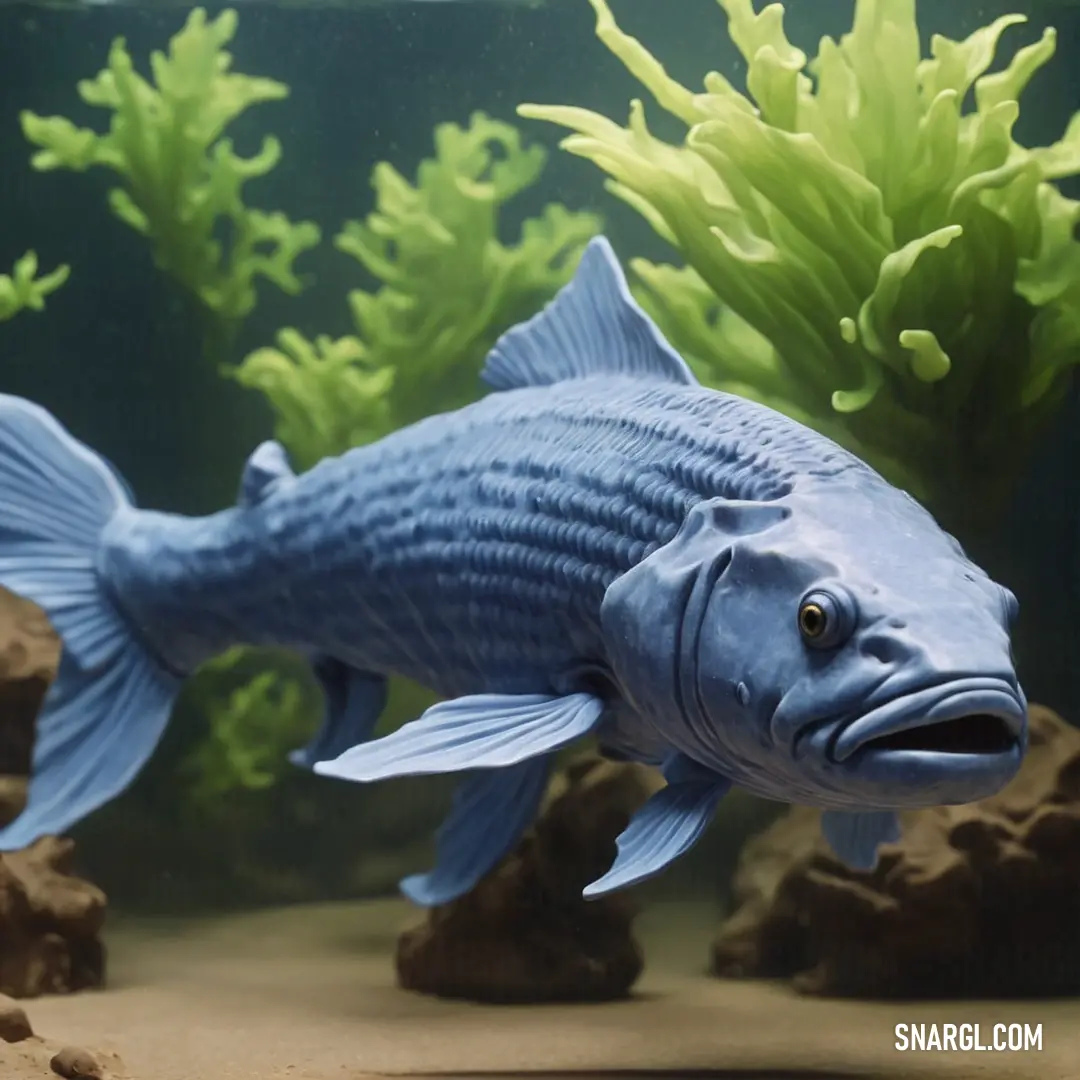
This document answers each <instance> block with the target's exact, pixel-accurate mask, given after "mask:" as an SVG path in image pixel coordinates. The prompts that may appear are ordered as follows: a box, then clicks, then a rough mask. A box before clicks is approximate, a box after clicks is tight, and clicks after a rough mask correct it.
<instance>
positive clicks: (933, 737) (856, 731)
mask: <svg viewBox="0 0 1080 1080" xmlns="http://www.w3.org/2000/svg"><path fill="white" fill-rule="evenodd" d="M831 742H832V745H831V747H830V753H829V756H830V757H831V758H832V760H833V761H834V762H836V763H837V764H842V763H847V762H852V761H853V760H854V759H855V758H856V757H858V758H880V757H882V756H884V755H890V756H891V755H901V754H903V755H912V761H914V760H915V758H914V755H917V756H918V758H919V759H921V760H922V761H924V762H925V763H926V764H930V763H931V762H932V761H933V760H935V759H940V760H941V761H942V762H943V763H947V762H948V761H950V760H955V759H958V758H979V759H984V760H985V761H986V762H987V764H990V763H992V762H993V761H994V760H995V759H1002V758H1007V757H1013V756H1015V757H1016V758H1017V759H1019V758H1020V757H1021V756H1022V755H1023V751H1024V749H1025V747H1026V742H1027V707H1026V703H1025V702H1024V699H1023V695H1022V694H1020V693H1019V692H1018V691H1017V689H1016V687H1015V686H1014V685H1012V684H1010V683H1009V682H1007V681H1006V680H1004V679H999V678H963V679H952V680H950V681H948V682H946V683H942V684H940V685H937V686H933V687H927V688H924V689H921V690H916V691H914V692H912V693H908V694H904V695H901V696H899V697H894V698H892V700H890V701H888V702H886V703H884V704H882V705H879V706H877V707H876V708H873V709H871V710H870V711H869V712H866V713H863V714H862V715H861V716H859V717H857V718H855V719H853V720H850V721H848V722H847V723H845V724H844V725H843V726H842V727H841V728H840V729H839V731H838V732H837V734H836V735H835V736H834V738H833V739H832V740H831Z"/></svg>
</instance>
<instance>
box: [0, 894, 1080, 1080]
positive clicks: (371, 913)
mask: <svg viewBox="0 0 1080 1080" xmlns="http://www.w3.org/2000/svg"><path fill="white" fill-rule="evenodd" d="M412 918H413V915H412V914H411V913H410V912H408V911H407V910H406V909H405V908H404V907H403V906H402V905H399V904H396V903H373V904H364V905H334V906H320V907H306V908H299V909H297V908H294V909H289V910H285V911H274V912H265V913H259V914H256V915H247V916H242V917H235V918H228V919H222V920H216V921H213V922H207V921H200V922H176V923H173V922H154V923H145V922H141V923H134V922H127V923H124V922H120V921H118V922H117V924H116V925H114V926H113V927H112V928H111V931H110V937H109V944H110V948H111V973H112V987H111V988H110V989H109V990H107V991H104V992H95V993H87V994H81V995H77V996H74V997H68V998H50V999H42V1000H38V1001H31V1002H28V1003H25V1004H26V1005H27V1011H28V1013H29V1015H30V1019H31V1022H32V1023H33V1025H34V1028H35V1030H36V1031H37V1032H38V1033H39V1035H41V1036H42V1037H43V1039H42V1040H40V1041H39V1040H33V1041H31V1042H29V1043H23V1044H21V1045H19V1046H17V1047H9V1046H6V1045H5V1044H3V1043H0V1077H2V1078H3V1080H44V1078H47V1077H50V1076H52V1073H51V1072H50V1070H49V1059H50V1057H51V1056H52V1054H53V1053H55V1052H56V1050H57V1049H58V1048H59V1047H61V1046H63V1045H69V1044H73V1045H76V1046H80V1047H85V1048H86V1049H89V1050H91V1051H93V1052H94V1053H95V1054H96V1055H97V1056H98V1058H99V1060H100V1061H101V1062H102V1064H103V1065H104V1066H105V1069H106V1074H105V1075H106V1076H107V1077H108V1078H109V1080H113V1078H115V1080H278V1078H280V1080H362V1078H364V1077H367V1076H374V1075H384V1076H385V1075H420V1074H433V1073H441V1074H443V1075H444V1076H446V1075H457V1076H475V1075H477V1074H479V1073H483V1074H486V1075H488V1076H492V1075H496V1076H498V1075H502V1076H508V1075H512V1074H516V1073H523V1072H528V1073H532V1074H556V1073H561V1074H566V1073H590V1072H596V1071H604V1072H607V1073H614V1074H616V1075H622V1076H626V1075H628V1074H633V1073H638V1074H640V1073H643V1072H664V1073H670V1074H676V1075H677V1074H680V1073H681V1074H686V1073H688V1072H691V1071H693V1072H701V1071H704V1072H708V1073H710V1074H712V1075H720V1076H732V1075H743V1076H745V1075H746V1074H752V1075H753V1076H754V1077H756V1078H757V1080H789V1078H802V1080H810V1078H815V1080H827V1078H831V1077H867V1078H871V1077H872V1078H874V1080H889V1078H892V1077H897V1078H901V1077H902V1078H904V1080H911V1078H921V1077H942V1078H947V1080H954V1078H965V1080H966V1078H971V1080H998V1078H1006V1077H1008V1078H1014V1077H1015V1078H1018V1080H1020V1078H1022V1080H1077V1077H1080V1001H1070V1002H1052V1003H1045V1004H1044V1003H1037V1002H1036V1003H1030V1002H1029V1003H1023V1004H1010V1003H979V1004H941V1005H924V1004H914V1005H896V1004H889V1005H880V1004H863V1003H836V1002H825V1001H818V1000H812V999H805V998H799V997H797V996H796V995H793V994H791V993H790V992H788V991H787V990H786V989H784V988H782V987H778V986H773V985H769V984H760V983H742V982H719V981H717V980H713V979H709V978H707V977H704V976H703V975H702V974H701V965H702V959H703V957H704V956H705V955H706V953H707V946H708V943H709V935H710V932H711V930H712V928H713V923H712V919H711V918H710V917H709V916H708V914H707V913H705V912H701V911H695V910H692V909H682V908H673V907H671V906H666V907H661V908H656V909H653V910H652V911H651V912H650V913H649V914H648V916H647V917H646V918H644V919H643V920H642V936H643V939H644V941H645V944H646V947H647V951H648V956H649V960H650V965H649V969H648V972H647V974H646V976H645V978H644V979H643V980H642V982H641V984H640V990H639V994H638V996H637V997H636V998H635V999H633V1000H630V1001H626V1002H622V1003H618V1004H613V1005H593V1006H577V1007H570V1006H548V1007H544V1008H522V1007H510V1008H492V1007H481V1006H473V1005H464V1004H460V1003H454V1002H442V1001H438V1000H434V999H429V998H424V997H420V996H415V995H411V994H407V993H405V992H403V991H400V990H398V989H397V988H396V986H395V984H394V977H393V970H392V966H391V962H390V959H389V958H390V957H391V956H392V950H393V943H394V938H395V936H396V934H397V932H398V930H399V929H400V928H401V927H402V926H403V925H405V924H406V923H407V922H408V921H409V920H410V919H412ZM901 1021H910V1022H916V1023H932V1022H935V1021H937V1022H940V1023H945V1022H951V1023H964V1022H980V1023H981V1024H982V1026H983V1030H984V1032H989V1031H990V1029H991V1027H992V1025H993V1024H994V1023H996V1022H999V1021H1003V1022H1006V1023H1025V1022H1028V1023H1041V1024H1042V1027H1043V1047H1044V1049H1043V1051H1042V1052H1041V1053H1036V1052H1027V1053H994V1052H985V1053H978V1052H967V1053H963V1052H954V1053H930V1052H927V1053H899V1052H897V1051H896V1050H895V1048H894V1045H893V1044H894V1033H893V1029H894V1025H895V1024H897V1023H898V1022H901ZM984 1041H986V1039H985V1038H984Z"/></svg>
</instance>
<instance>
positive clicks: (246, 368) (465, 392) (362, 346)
mask: <svg viewBox="0 0 1080 1080" xmlns="http://www.w3.org/2000/svg"><path fill="white" fill-rule="evenodd" d="M545 161H546V152H545V151H544V149H543V148H542V147H540V146H530V147H525V146H524V145H523V144H522V140H521V135H520V133H519V132H518V131H517V129H515V128H514V127H513V126H511V125H509V124H506V123H503V122H501V121H498V120H494V119H492V118H491V117H489V116H486V115H485V114H483V113H476V114H474V115H473V116H472V118H471V121H470V124H469V126H468V127H466V128H463V127H460V126H458V125H457V124H452V123H447V124H440V125H439V126H438V127H437V128H436V129H435V156H434V157H433V158H429V159H428V160H425V161H424V162H422V163H421V165H420V167H419V171H418V174H417V179H416V183H415V184H413V183H410V182H409V181H408V180H407V179H406V178H405V177H404V176H402V175H401V173H400V172H398V171H397V169H395V168H394V167H393V166H392V165H390V164H389V163H387V162H382V163H380V164H378V165H377V166H376V167H375V169H374V171H373V173H372V187H373V188H374V190H375V197H376V208H375V209H374V210H373V211H372V212H371V213H370V214H369V215H368V217H367V218H366V219H365V220H364V221H363V222H360V221H350V222H348V223H347V224H346V225H345V226H344V228H343V229H342V230H341V232H340V233H339V234H338V236H337V237H336V239H335V241H334V243H335V245H336V246H337V248H338V249H339V250H340V251H342V252H344V253H346V254H348V255H350V256H352V257H353V258H355V259H356V260H357V261H358V262H359V263H360V264H361V266H362V267H363V268H364V269H365V270H366V271H367V272H368V273H369V274H370V275H372V276H373V277H374V278H375V279H376V280H377V281H378V282H380V283H381V284H380V285H379V287H378V288H377V289H376V291H374V292H369V291H365V290H363V289H356V290H354V291H353V292H351V293H350V294H349V297H348V301H349V307H350V309H351V312H352V317H353V322H354V324H355V327H356V333H355V335H353V336H349V337H345V338H341V339H337V340H333V339H331V338H329V337H320V338H317V339H316V340H315V341H314V342H313V341H310V340H309V339H308V338H306V337H304V335H303V334H301V333H300V332H299V331H298V330H296V329H293V328H289V329H286V330H283V331H282V332H281V333H280V334H279V335H278V341H277V347H276V348H264V349H260V350H258V351H256V352H254V353H252V354H251V355H250V356H248V357H247V359H246V360H245V361H244V362H243V364H241V365H240V367H239V368H238V369H237V371H236V372H235V375H236V378H238V379H239V380H240V382H242V383H244V384H245V385H247V386H250V387H253V388H256V389H259V390H261V391H262V392H263V393H264V394H266V396H267V398H268V399H269V401H270V403H271V405H272V406H273V408H274V410H275V413H276V415H277V417H278V424H277V435H278V438H279V439H281V441H282V442H283V443H284V444H285V445H286V446H287V447H288V449H289V451H290V453H291V454H292V455H293V457H294V459H295V460H296V462H297V463H298V464H299V465H301V466H304V467H306V466H308V465H311V464H313V463H314V462H315V461H317V460H318V459H319V458H321V457H325V456H328V455H331V454H338V453H342V452H343V451H345V450H347V449H349V448H350V447H352V446H356V445H358V444H361V443H364V442H368V441H371V440H372V439H375V438H377V437H379V436H380V435H383V434H385V433H386V432H387V431H391V430H393V429H395V428H398V427H401V426H403V425H405V424H409V423H412V422H413V421H415V420H418V419H420V418H421V417H423V416H427V415H429V414H430V413H433V412H438V411H442V410H446V409H452V408H456V407H458V406H460V405H464V404H466V403H467V402H469V401H471V400H474V399H475V398H476V397H477V396H478V395H479V393H480V391H481V386H480V383H479V380H478V378H477V375H478V373H479V370H480V365H481V363H482V361H483V358H484V356H485V355H486V354H487V352H488V351H489V349H490V348H491V346H492V345H493V344H494V342H495V340H496V338H497V337H498V336H499V335H500V334H501V333H502V332H503V331H504V330H506V329H508V328H509V327H510V326H512V325H514V324H515V323H516V322H518V321H520V320H521V319H524V318H527V317H529V316H531V315H533V314H534V313H535V312H536V311H537V310H538V309H539V308H540V307H541V306H543V304H544V303H545V302H546V301H548V300H549V299H550V298H551V297H552V296H553V295H554V294H555V292H556V291H557V290H558V289H559V288H560V287H561V286H562V285H563V284H565V283H566V281H568V280H569V278H570V276H571V274H572V273H573V271H574V268H575V267H576V265H577V261H578V259H579V258H580V256H581V252H582V251H583V250H584V246H585V244H586V243H587V242H588V240H589V239H590V238H591V237H592V236H594V235H595V234H596V233H597V232H598V231H599V229H600V220H599V219H598V218H597V217H596V216H595V215H592V214H588V213H574V212H571V211H569V210H567V209H566V208H565V207H563V206H561V205H558V204H553V205H549V206H547V207H546V208H545V209H544V211H543V213H542V214H541V215H540V216H539V217H537V218H532V219H529V220H528V221H526V222H525V223H524V226H523V227H522V230H521V235H520V237H519V239H518V241H517V242H516V243H514V244H512V245H507V244H504V243H503V242H502V241H501V240H500V239H499V215H500V212H501V211H502V208H503V207H504V206H505V205H506V204H507V203H508V202H509V201H510V200H511V199H513V198H514V197H515V196H517V195H518V194H520V193H521V192H522V191H524V190H525V189H526V188H528V187H530V186H532V185H533V184H534V183H535V182H536V181H537V179H538V178H539V176H540V174H541V172H542V170H543V168H544V165H545Z"/></svg>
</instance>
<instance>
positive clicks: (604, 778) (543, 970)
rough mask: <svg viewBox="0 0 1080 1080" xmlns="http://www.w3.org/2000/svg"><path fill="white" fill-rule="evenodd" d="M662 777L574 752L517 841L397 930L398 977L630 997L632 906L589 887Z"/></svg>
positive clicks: (459, 989) (537, 997) (453, 986)
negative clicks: (464, 891)
mask: <svg viewBox="0 0 1080 1080" xmlns="http://www.w3.org/2000/svg"><path fill="white" fill-rule="evenodd" d="M660 783H662V781H660V780H659V778H658V776H657V774H655V773H654V772H653V771H652V770H649V769H646V768H643V767H641V766H636V765H624V764H615V763H613V762H609V761H605V760H603V759H601V758H598V757H592V756H589V757H585V758H582V759H580V760H578V761H575V762H573V763H571V764H570V765H569V767H568V768H567V769H566V770H565V771H564V772H563V773H561V774H560V775H559V776H557V777H556V778H555V780H554V781H553V782H552V786H551V788H550V789H549V791H548V794H547V798H546V803H545V808H544V809H543V810H542V812H541V814H540V817H539V818H538V820H537V823H536V825H535V827H534V828H533V829H532V830H531V831H530V833H529V834H528V835H526V837H525V838H524V839H523V840H522V842H521V843H520V844H519V845H518V847H517V849H516V850H515V851H514V852H512V853H511V854H510V855H509V856H507V858H506V859H504V860H503V862H502V863H501V864H500V865H499V866H498V867H497V868H496V869H495V870H494V871H493V872H492V873H491V874H489V875H488V877H486V878H485V879H484V880H483V881H481V882H480V884H479V885H478V886H477V887H476V888H475V889H474V890H473V891H472V892H470V893H469V894H468V895H466V896H464V897H462V898H460V899H459V900H456V901H454V902H452V903H450V904H446V905H443V906H442V907H438V908H434V909H432V911H431V912H429V913H428V916H427V918H426V919H425V921H424V922H423V923H422V924H421V925H420V926H418V927H416V928H415V929H412V930H409V931H407V932H406V933H405V934H403V935H402V936H401V938H400V939H399V941H398V946H397V957H396V962H397V974H398V981H399V983H400V984H401V986H403V987H404V988H406V989H408V990H416V991H420V992H422V993H427V994H434V995H438V996H440V997H449V998H464V999H468V1000H471V1001H480V1002H488V1003H515V1004H524V1003H540V1002H555V1001H569V1002H572V1001H607V1000H612V999H616V998H620V997H625V996H626V995H627V994H628V993H629V991H630V989H631V987H632V986H633V985H634V983H635V982H636V981H637V979H638V976H639V975H640V974H641V970H642V966H643V959H642V953H641V949H640V947H639V946H638V943H637V941H636V940H635V938H634V934H633V926H632V924H633V920H634V917H635V915H636V913H637V912H636V909H635V908H634V906H633V905H632V904H631V903H630V902H629V901H628V900H627V898H626V897H625V895H621V894H615V895H612V896H608V897H602V898H600V899H598V900H590V901H586V900H584V899H583V898H582V895H581V891H582V889H584V887H585V886H586V885H587V884H588V883H589V882H590V881H593V880H595V879H596V878H597V877H600V876H601V875H602V874H604V873H605V872H606V871H607V870H608V868H609V867H610V866H611V864H612V862H613V861H614V858H615V839H616V837H617V836H618V835H619V833H620V832H622V830H623V829H624V828H625V827H626V825H627V823H628V822H629V820H630V817H631V815H632V814H633V813H634V811H636V810H637V809H638V807H639V806H641V805H642V803H644V802H645V800H646V799H647V798H648V797H649V796H650V795H651V794H652V793H653V792H654V791H655V790H656V789H657V787H658V786H659V785H660Z"/></svg>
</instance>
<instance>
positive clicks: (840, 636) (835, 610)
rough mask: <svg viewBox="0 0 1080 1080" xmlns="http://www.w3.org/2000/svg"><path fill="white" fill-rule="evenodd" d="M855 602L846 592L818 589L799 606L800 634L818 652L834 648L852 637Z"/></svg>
mask: <svg viewBox="0 0 1080 1080" xmlns="http://www.w3.org/2000/svg"><path fill="white" fill-rule="evenodd" d="M854 626H855V603H854V601H853V600H852V599H851V597H850V596H848V595H847V593H846V592H840V591H837V592H826V591H825V590H824V589H815V590H814V591H813V592H812V593H809V594H808V595H807V596H805V597H803V600H802V603H800V604H799V633H800V634H801V635H802V639H803V641H805V642H806V643H807V645H812V646H813V647H814V648H815V649H832V648H835V647H836V646H837V645H840V644H841V643H843V642H844V641H846V640H847V638H848V637H849V636H850V635H851V631H852V629H853V628H854Z"/></svg>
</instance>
